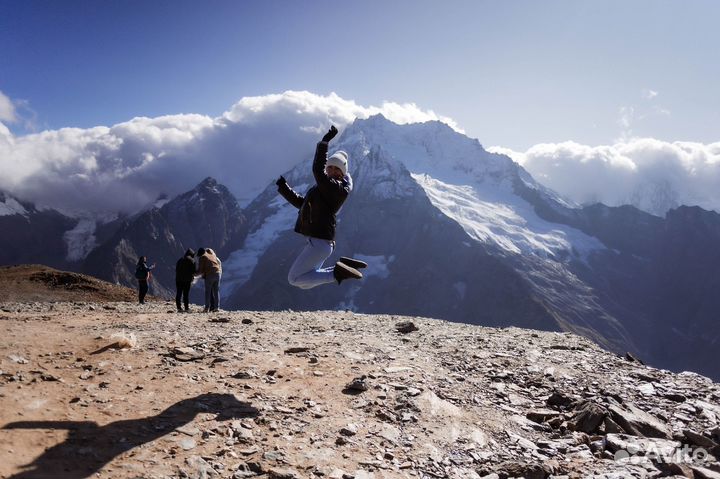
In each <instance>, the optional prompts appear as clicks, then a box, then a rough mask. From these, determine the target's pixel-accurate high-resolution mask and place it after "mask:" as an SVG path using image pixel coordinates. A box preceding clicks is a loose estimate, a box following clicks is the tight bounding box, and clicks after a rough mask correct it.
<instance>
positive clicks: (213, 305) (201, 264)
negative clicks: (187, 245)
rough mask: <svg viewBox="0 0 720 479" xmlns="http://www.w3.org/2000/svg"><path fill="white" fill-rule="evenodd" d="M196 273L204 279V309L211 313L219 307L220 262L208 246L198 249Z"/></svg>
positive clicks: (204, 311)
mask: <svg viewBox="0 0 720 479" xmlns="http://www.w3.org/2000/svg"><path fill="white" fill-rule="evenodd" d="M197 275H198V276H200V277H202V278H203V279H204V280H205V309H203V313H207V312H208V311H209V312H211V313H213V312H216V311H217V310H219V309H220V278H221V277H222V262H221V261H220V258H218V257H217V255H216V254H215V252H214V251H213V250H212V249H210V248H200V249H199V250H198V270H197Z"/></svg>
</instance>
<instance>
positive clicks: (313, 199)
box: [278, 141, 352, 241]
mask: <svg viewBox="0 0 720 479" xmlns="http://www.w3.org/2000/svg"><path fill="white" fill-rule="evenodd" d="M327 151H328V144H327V142H325V141H321V142H319V143H318V144H317V148H316V149H315V159H314V160H313V167H312V170H313V175H314V176H315V185H314V186H312V187H311V188H310V189H309V190H308V192H307V193H306V194H305V196H301V195H299V194H297V193H296V192H295V191H293V189H292V188H290V186H288V184H287V183H281V184H280V185H278V193H280V194H281V195H282V196H283V197H284V198H285V199H286V200H287V201H288V203H290V204H291V205H293V206H294V207H295V208H298V209H299V210H300V211H298V219H297V221H296V222H295V232H297V233H300V234H301V235H305V236H311V237H313V238H320V239H325V240H328V241H333V240H334V239H335V224H336V220H335V215H336V214H337V212H338V211H339V210H340V207H341V206H342V205H343V203H345V200H346V199H347V197H348V195H349V194H350V192H351V191H352V179H351V178H350V176H349V175H348V176H346V177H345V178H343V179H342V180H336V179H334V178H330V177H329V176H328V175H327V174H326V173H325V163H326V162H327Z"/></svg>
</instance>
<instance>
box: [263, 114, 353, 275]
mask: <svg viewBox="0 0 720 479" xmlns="http://www.w3.org/2000/svg"><path fill="white" fill-rule="evenodd" d="M337 133H338V130H337V128H335V126H331V127H330V130H329V131H328V132H327V133H326V134H325V136H324V137H323V139H322V141H320V142H319V143H318V144H317V147H316V149H315V158H314V160H313V165H312V171H313V175H314V176H315V185H314V186H312V187H311V188H310V189H309V190H308V192H307V193H306V194H305V196H301V195H299V194H298V193H296V192H295V191H293V189H292V188H290V186H289V185H288V184H287V181H285V178H283V177H282V176H281V177H280V178H279V179H278V180H277V181H276V182H275V184H277V186H278V193H280V194H281V195H282V196H283V197H284V198H285V199H286V200H287V201H288V203H290V204H291V205H293V206H294V207H296V208H298V209H299V211H298V219H297V222H296V223H295V232H296V233H300V234H301V235H303V236H305V237H306V244H305V248H304V249H303V250H302V252H301V253H300V255H299V256H298V257H297V259H296V260H295V262H294V263H293V265H292V267H291V268H290V272H289V273H288V281H289V282H290V284H292V285H293V286H297V287H298V288H302V289H310V288H314V287H315V286H319V285H321V284H326V283H333V282H337V283H338V284H340V283H341V282H343V281H344V280H346V279H350V278H353V279H361V278H362V273H360V272H359V271H358V270H357V269H356V268H364V267H365V266H367V264H365V263H364V262H362V261H359V260H355V259H351V258H344V257H343V258H341V259H340V261H338V262H337V263H335V266H333V267H329V268H323V263H325V260H326V259H328V258H329V257H330V255H331V254H332V253H333V250H334V249H335V225H336V215H337V213H338V211H340V208H341V207H342V205H343V203H345V200H346V199H347V197H348V195H350V192H351V191H352V186H353V185H352V177H351V176H350V174H349V173H348V155H347V153H345V152H344V151H336V152H335V153H334V154H333V155H332V156H330V158H328V157H327V153H328V143H329V142H330V140H332V139H333V138H334V137H335V135H337Z"/></svg>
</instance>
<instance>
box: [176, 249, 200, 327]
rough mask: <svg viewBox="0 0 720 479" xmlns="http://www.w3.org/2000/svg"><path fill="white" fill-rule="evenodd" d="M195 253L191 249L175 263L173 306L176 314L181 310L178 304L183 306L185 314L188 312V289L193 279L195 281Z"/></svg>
mask: <svg viewBox="0 0 720 479" xmlns="http://www.w3.org/2000/svg"><path fill="white" fill-rule="evenodd" d="M194 258H195V251H193V250H192V249H191V248H188V250H187V251H186V252H185V256H183V257H182V258H180V259H179V260H178V261H177V263H175V288H176V290H177V293H176V294H175V306H177V312H178V313H182V312H183V310H182V308H181V307H180V302H181V301H182V303H183V304H184V305H185V312H186V313H187V312H189V311H188V303H189V302H190V300H189V296H190V287H191V286H192V282H193V279H195V272H196V270H197V268H195V259H194Z"/></svg>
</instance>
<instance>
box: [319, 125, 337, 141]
mask: <svg viewBox="0 0 720 479" xmlns="http://www.w3.org/2000/svg"><path fill="white" fill-rule="evenodd" d="M337 134H338V129H337V128H335V125H332V126H331V127H330V129H329V130H328V132H327V133H325V136H323V139H322V141H324V142H325V143H329V142H330V140H332V139H333V138H335V135H337Z"/></svg>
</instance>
